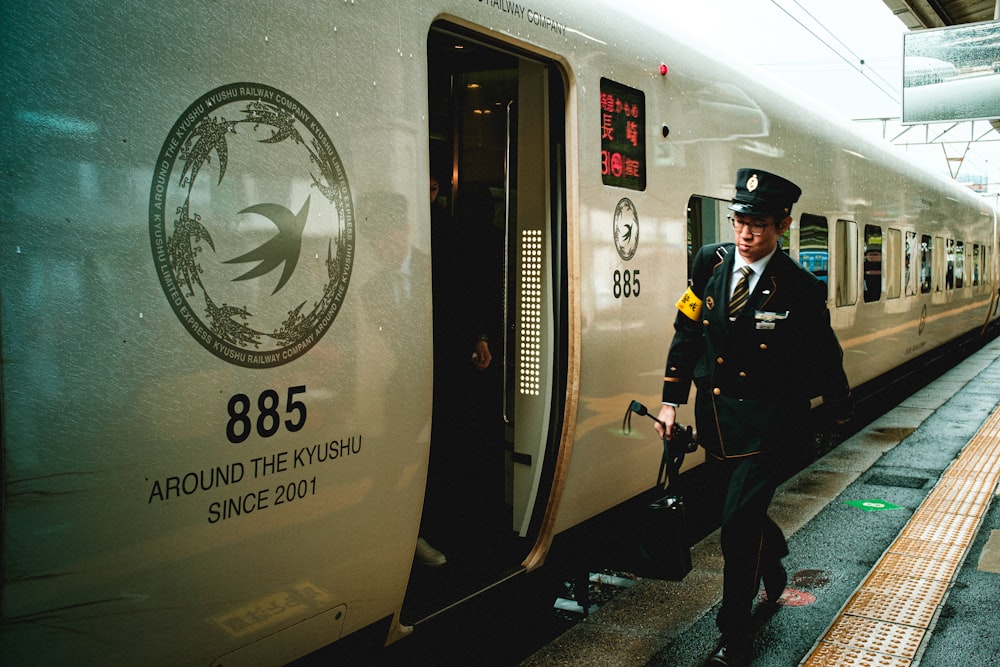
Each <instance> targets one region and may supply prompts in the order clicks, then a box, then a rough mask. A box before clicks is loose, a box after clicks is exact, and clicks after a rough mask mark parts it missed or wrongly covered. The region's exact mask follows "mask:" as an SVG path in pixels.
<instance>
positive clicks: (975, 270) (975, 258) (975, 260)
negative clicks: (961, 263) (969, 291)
mask: <svg viewBox="0 0 1000 667" xmlns="http://www.w3.org/2000/svg"><path fill="white" fill-rule="evenodd" d="M979 252H980V245H979V244H978V243H973V244H972V286H973V287H976V286H978V285H979V274H980V272H981V269H980V257H979Z"/></svg>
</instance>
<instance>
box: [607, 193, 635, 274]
mask: <svg viewBox="0 0 1000 667" xmlns="http://www.w3.org/2000/svg"><path fill="white" fill-rule="evenodd" d="M612 231H613V235H614V239H615V248H616V249H617V250H618V256H619V257H621V258H622V259H623V260H625V261H626V262H627V261H629V260H630V259H632V257H634V256H635V251H636V248H638V247H639V214H638V213H637V212H636V210H635V204H633V203H632V201H631V200H630V199H622V200H621V201H619V202H618V206H616V207H615V219H614V228H613V230H612Z"/></svg>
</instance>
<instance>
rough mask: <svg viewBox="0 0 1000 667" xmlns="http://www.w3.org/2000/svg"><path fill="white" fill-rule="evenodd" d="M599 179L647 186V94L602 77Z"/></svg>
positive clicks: (623, 185) (639, 187)
mask: <svg viewBox="0 0 1000 667" xmlns="http://www.w3.org/2000/svg"><path fill="white" fill-rule="evenodd" d="M601 178H602V179H603V181H604V184H605V185H617V186H618V187H620V188H629V189H630V190H645V189H646V96H645V95H644V94H643V92H642V91H641V90H636V89H635V88H629V87H628V86H625V85H622V84H620V83H616V82H614V81H612V80H610V79H605V78H602V79H601Z"/></svg>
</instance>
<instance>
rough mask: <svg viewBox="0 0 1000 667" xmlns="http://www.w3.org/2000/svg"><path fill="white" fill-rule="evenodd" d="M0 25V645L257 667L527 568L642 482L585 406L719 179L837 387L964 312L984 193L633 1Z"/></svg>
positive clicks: (53, 654)
mask: <svg viewBox="0 0 1000 667" xmlns="http://www.w3.org/2000/svg"><path fill="white" fill-rule="evenodd" d="M0 26H2V28H0V30H2V35H3V39H2V40H0V53H2V57H0V72H2V74H0V82H2V90H3V95H2V97H0V105H2V115H3V117H4V118H5V119H6V120H5V122H4V123H3V124H0V137H2V145H3V148H4V149H3V151H2V154H0V174H2V178H3V185H4V187H3V188H2V192H0V198H2V206H0V216H2V218H0V239H2V244H0V248H2V250H3V253H4V257H3V261H2V262H0V308H2V310H0V325H2V329H0V336H2V338H0V341H2V342H0V345H2V360H3V363H2V366H0V374H2V375H0V384H2V432H3V444H2V454H3V456H2V478H3V495H2V517H3V519H2V535H0V553H2V598H0V614H2V617H0V620H2V625H0V662H3V663H4V664H66V663H73V664H81V665H82V664H101V665H114V664H161V665H206V666H218V667H221V666H223V665H225V666H226V667H232V666H233V665H243V664H246V665H259V664H285V663H287V662H290V661H292V660H295V659H297V658H298V657H300V656H303V655H306V654H308V653H310V652H313V651H316V650H318V649H319V648H321V647H323V646H326V645H329V644H331V643H334V642H337V641H340V640H342V639H344V638H347V637H350V636H357V633H360V632H362V631H365V632H371V631H373V629H374V631H375V632H377V633H378V634H379V636H380V637H381V641H382V642H384V643H386V644H389V643H393V642H396V641H397V640H401V639H402V640H404V641H405V639H404V638H405V637H406V636H407V635H409V634H412V632H414V630H413V628H414V627H415V625H417V624H418V623H419V622H420V620H421V619H423V618H426V617H428V616H430V615H432V614H434V613H437V612H438V611H440V610H441V609H443V608H445V607H448V606H450V605H452V604H455V603H456V602H458V601H460V600H462V599H466V598H469V597H471V596H474V595H476V594H477V593H478V592H480V591H483V590H486V589H490V588H492V587H493V586H494V585H495V584H497V583H498V582H501V581H505V580H508V579H510V578H512V577H517V576H519V575H521V574H524V573H529V572H534V571H536V570H539V569H540V568H543V567H544V564H545V561H546V559H547V558H550V557H551V556H552V554H551V553H550V552H551V549H552V545H553V543H554V541H555V539H556V537H557V536H559V535H562V534H564V533H565V532H566V531H569V530H571V529H573V528H574V527H577V526H582V525H586V524H587V522H588V521H590V520H592V519H593V518H594V517H597V516H599V515H600V514H601V513H603V512H605V511H607V510H609V509H611V508H615V507H619V506H621V505H622V504H623V503H625V502H627V501H629V500H630V499H633V498H635V497H637V496H639V495H641V494H643V493H644V492H646V491H648V490H649V489H650V487H651V485H652V484H653V482H654V481H655V475H654V474H653V473H654V472H655V470H656V469H657V466H658V465H659V461H660V458H661V456H662V446H661V442H660V441H659V440H658V438H657V436H656V434H655V433H654V431H653V429H652V428H651V426H650V427H649V428H634V429H633V430H632V432H631V433H625V432H623V430H622V426H621V419H622V414H623V412H624V411H625V410H626V409H627V408H628V406H629V403H630V401H632V400H639V401H641V402H643V403H644V404H646V405H651V406H656V405H657V404H658V397H659V393H660V386H661V377H662V375H661V373H662V370H663V364H664V360H665V357H666V352H667V348H668V346H669V342H670V339H671V335H672V331H673V329H672V324H673V320H674V317H675V313H676V309H675V303H676V300H677V299H678V297H679V296H680V295H681V294H682V293H683V291H684V288H685V285H686V278H687V271H688V261H689V258H690V257H692V253H693V251H694V250H696V249H697V248H698V247H700V246H701V245H703V244H706V243H712V242H715V241H720V240H729V239H730V238H731V234H732V230H731V229H730V228H729V226H728V223H727V221H726V209H727V206H728V200H729V198H730V197H731V196H732V193H733V184H734V178H735V172H736V170H737V169H738V168H740V167H745V166H749V167H754V168H760V169H763V170H767V171H770V172H773V173H777V174H780V175H782V176H784V177H786V178H788V179H789V180H792V181H793V182H795V183H796V184H798V185H799V186H801V187H802V190H803V195H802V197H801V200H800V201H799V202H798V203H797V204H796V205H795V207H794V210H793V217H794V218H795V223H794V225H793V228H792V229H791V231H790V233H789V234H788V236H787V238H785V239H784V240H783V244H782V248H783V251H785V252H788V253H790V254H791V255H792V256H793V257H795V258H796V259H798V260H799V261H800V262H802V263H803V264H804V265H806V266H807V267H808V268H810V269H811V270H813V271H814V272H816V273H817V275H820V276H821V277H822V279H823V280H825V281H826V282H827V284H828V286H829V309H830V313H831V319H832V322H833V325H834V328H835V329H836V331H837V334H838V336H839V339H840V341H841V344H842V346H843V349H844V355H845V357H844V358H845V367H846V369H847V372H848V375H849V377H850V380H851V383H852V385H854V386H862V385H864V384H865V383H868V382H871V381H873V380H875V379H877V378H879V377H881V376H884V375H885V374H887V373H890V372H892V371H893V370H894V369H896V368H898V367H900V366H901V365H903V364H906V363H908V362H910V361H911V360H913V359H916V358H918V357H919V356H921V355H923V354H926V353H930V352H933V351H934V350H937V349H940V348H942V347H943V346H945V345H947V344H949V343H950V342H952V341H954V340H956V339H959V338H963V337H970V336H971V337H973V338H975V337H983V336H988V335H992V333H995V330H996V328H997V324H998V290H997V287H998V284H1000V277H998V266H1000V261H998V257H997V252H998V247H1000V243H998V241H1000V239H998V229H997V210H996V208H995V207H994V206H993V205H991V204H990V203H989V202H988V201H986V200H985V199H983V198H980V197H978V196H976V195H975V194H973V193H971V192H969V191H968V190H967V189H965V188H963V187H960V186H959V185H956V184H954V183H952V182H950V181H947V180H945V179H942V178H939V177H938V176H936V175H933V174H931V173H929V172H927V171H924V170H922V169H921V168H919V167H917V166H914V165H912V164H910V163H909V162H908V161H907V160H906V159H905V157H904V156H901V155H900V154H898V153H897V152H896V151H895V150H894V149H893V148H892V147H891V146H888V145H884V144H882V143H877V142H875V141H873V140H871V139H869V138H866V137H864V136H862V135H860V134H859V132H858V131H857V130H856V129H854V128H853V127H852V126H851V124H850V123H849V122H847V121H846V120H841V119H838V118H837V117H836V116H835V115H834V114H832V113H830V112H829V111H826V110H825V109H822V108H819V107H818V106H816V105H814V104H812V103H810V102H809V101H808V100H804V99H802V97H801V96H800V95H799V94H798V93H796V92H795V91H793V90H790V89H789V88H787V87H786V86H784V85H783V84H782V83H781V82H779V81H777V80H774V79H773V78H771V77H769V76H768V75H766V74H765V73H762V72H758V71H756V70H755V69H753V68H750V67H748V66H746V64H745V63H739V62H733V59H732V58H731V57H730V56H727V55H725V54H724V53H722V52H721V51H719V50H718V49H716V48H714V46H713V44H711V43H703V42H701V41H699V40H698V39H696V38H694V37H692V36H691V35H690V34H687V33H686V32H685V30H684V27H683V25H678V24H677V22H676V21H671V20H667V17H665V16H664V15H663V14H662V13H657V12H656V11H654V10H652V9H648V8H646V9H644V8H641V7H632V6H630V5H629V4H628V3H612V2H603V1H602V2H590V3H579V2H570V1H568V0H533V1H532V2H516V1H508V0H428V1H425V2H420V3H402V2H396V3H390V2H382V1H376V0H367V1H366V0H295V1H293V2H289V3H282V4H280V5H279V4H277V3H273V2H264V1H263V0H243V1H241V2H234V1H232V0H216V1H215V2H211V3H152V2H130V3H119V2H108V1H106V0H87V1H85V2H75V3H66V2H61V1H58V0H34V1H33V2H30V3H29V2H24V1H22V0H10V1H8V2H4V3H3V4H2V6H0ZM435 172H437V173H439V174H440V178H439V180H440V182H439V185H440V188H441V191H440V193H439V194H438V196H437V197H436V198H435V199H436V201H435V202H432V200H431V196H429V194H428V183H429V181H430V179H431V178H432V177H433V176H435V175H436V174H435ZM473 193H480V194H483V193H485V197H478V200H479V201H481V202H482V201H485V203H486V206H485V213H483V214H480V215H479V216H477V217H476V218H475V219H473V218H465V217H464V216H465V209H466V208H467V207H465V206H464V204H465V203H471V202H472V201H473V200H474V199H477V197H474V196H473ZM434 206H437V207H438V208H439V209H442V210H444V212H445V213H446V214H447V215H446V216H444V217H442V220H444V222H443V223H442V224H443V225H447V226H445V227H443V228H442V229H440V230H435V226H436V225H437V222H434V223H433V224H432V219H434V217H435V216H434V213H433V211H434V210H435V209H434ZM436 232H441V233H436ZM439 269H440V271H439ZM477 318H485V319H477ZM264 320H267V322H265V321H264ZM477 328H481V329H482V331H477V330H476V329H477ZM460 329H461V330H462V332H463V333H462V335H458V334H459V330H460ZM465 329H471V330H472V333H464V332H465ZM445 341H450V344H451V345H453V347H451V348H448V347H446V346H445V345H444V344H443V343H444V342H445ZM483 343H485V344H486V345H487V346H488V350H489V351H488V353H487V352H485V351H483V349H482V347H481V345H480V344H483ZM445 357H449V358H453V357H454V358H457V359H458V362H457V363H452V364H448V363H444V358H445ZM480 362H482V363H480ZM470 369H471V370H470ZM680 421H682V422H683V423H691V421H692V415H691V414H690V412H685V411H682V412H681V413H680ZM438 451H443V452H445V454H444V455H443V457H441V456H439V457H438V458H439V459H441V458H443V460H444V467H443V468H441V469H442V470H443V471H444V473H443V475H438V474H437V473H436V472H435V470H434V468H435V465H436V464H437V462H436V461H435V452H438ZM699 461H700V459H699V455H697V454H693V455H691V456H689V457H688V458H687V461H686V464H685V469H686V470H688V469H690V468H691V467H693V466H697V465H698V464H699ZM440 480H445V481H443V482H442V481H440ZM449 480H450V481H449ZM442 484H444V485H452V484H453V486H450V488H449V489H443V488H441V486H440V485H442ZM448 490H451V491H454V490H458V492H459V493H460V494H462V495H460V496H459V503H460V504H461V505H462V507H460V508H457V509H459V510H461V511H460V512H457V513H455V514H452V515H447V514H446V516H457V517H459V518H457V519H454V520H452V519H447V518H446V519H445V521H444V522H443V528H444V529H443V530H441V528H442V526H441V525H440V522H439V525H438V526H437V529H438V530H439V532H438V533H437V534H431V533H430V532H429V531H430V529H429V528H427V524H428V523H430V522H428V517H427V516H426V514H427V513H428V512H426V511H425V505H426V504H428V503H429V502H430V499H432V498H433V497H436V496H437V495H439V494H440V492H442V491H448ZM446 495H447V494H446ZM453 495H454V494H453ZM452 501H454V497H453V498H452ZM446 509H450V510H455V509H456V508H455V507H454V506H451V507H450V508H446ZM449 522H450V523H449ZM423 540H425V541H426V542H427V543H428V544H429V545H431V546H433V547H434V548H436V549H437V550H438V551H439V552H440V553H441V554H443V558H444V559H446V562H445V563H444V564H443V565H440V566H439V567H436V568H428V566H425V565H423V564H422V563H420V562H415V550H416V548H417V545H418V541H423ZM428 572H432V573H433V584H432V585H426V584H425V583H422V582H426V581H427V580H428V577H429V576H430V575H428ZM416 632H419V628H418V629H417V630H416Z"/></svg>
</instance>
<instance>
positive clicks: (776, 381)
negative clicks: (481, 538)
mask: <svg viewBox="0 0 1000 667" xmlns="http://www.w3.org/2000/svg"><path fill="white" fill-rule="evenodd" d="M801 192H802V191H801V189H800V188H799V187H798V186H796V185H795V184H794V183H792V182H790V181H788V180H785V179H784V178H781V177H780V176H776V175H774V174H770V173H768V172H766V171H762V170H760V169H740V170H739V171H738V172H737V175H736V195H735V197H734V200H733V203H732V205H730V207H729V208H730V210H731V211H732V212H733V214H732V215H731V216H730V220H731V222H732V225H733V230H734V231H735V236H736V239H735V240H736V242H735V244H734V243H724V244H714V245H709V246H705V247H703V248H701V249H700V250H699V251H698V253H697V255H696V256H695V258H694V262H693V265H692V268H691V276H690V278H689V280H688V283H689V287H688V290H687V291H686V292H685V293H684V296H682V297H681V300H680V301H679V302H678V303H677V308H678V310H679V312H678V314H677V317H676V320H675V323H674V329H675V334H674V338H673V342H672V343H671V345H670V352H669V354H668V357H667V366H666V372H665V374H664V378H663V407H662V408H661V409H660V413H659V415H658V417H659V421H660V423H657V424H656V430H657V432H658V433H659V434H660V435H661V436H663V435H664V434H668V435H667V437H669V434H670V433H671V429H672V428H673V425H674V421H675V419H676V407H677V405H678V404H681V403H686V402H687V400H688V393H689V391H690V386H691V381H692V380H694V383H695V387H696V390H697V397H696V400H695V421H696V423H697V426H698V440H699V443H700V444H701V445H702V446H703V447H705V449H706V451H707V453H708V456H707V460H708V462H709V464H710V465H712V464H714V465H719V466H722V468H723V471H724V473H725V479H726V480H727V486H726V497H725V500H724V503H723V513H722V523H721V526H722V530H721V543H722V554H723V558H724V561H725V565H724V569H723V592H722V607H721V609H720V610H719V614H718V616H717V618H716V623H717V625H718V627H719V629H720V630H721V632H722V640H721V642H720V644H719V646H718V648H717V650H716V651H715V653H713V654H712V655H711V656H710V657H709V658H708V660H707V661H706V662H705V665H706V666H708V665H716V666H719V665H722V666H725V665H729V666H732V665H746V664H748V663H749V662H750V660H751V658H752V655H753V652H752V647H753V639H752V627H751V611H752V606H753V600H754V598H755V597H756V595H757V591H758V589H759V587H760V583H761V580H763V582H764V591H765V595H766V596H767V600H768V603H769V604H771V605H774V604H776V602H777V600H778V598H779V597H780V596H781V594H782V592H783V591H784V588H785V584H786V583H787V575H786V573H785V569H784V567H783V566H782V564H781V559H782V558H783V557H784V556H785V555H787V554H788V546H787V544H786V543H785V537H784V535H783V534H782V532H781V529H780V528H779V527H778V526H777V524H775V523H774V522H773V521H772V520H771V519H770V518H769V517H768V516H767V508H768V505H769V504H770V502H771V498H772V497H773V495H774V491H775V488H776V487H777V485H778V483H780V482H781V481H782V479H783V473H782V469H783V467H785V466H786V464H787V462H788V460H789V459H790V458H794V457H795V456H796V449H797V448H800V447H802V446H803V445H805V444H806V442H807V438H808V437H809V436H810V434H811V428H810V425H809V415H810V399H811V398H812V397H813V396H820V395H821V396H823V399H824V403H826V404H828V406H829V407H831V408H832V413H833V415H834V416H835V418H836V419H837V421H839V422H843V421H846V420H847V418H848V417H849V414H850V410H851V400H850V387H849V385H848V382H847V377H846V375H845V373H844V369H843V363H842V357H843V353H842V351H841V348H840V344H839V343H838V342H837V337H836V334H835V333H834V332H833V329H832V328H831V327H830V313H829V311H828V310H827V305H826V299H827V288H826V284H825V283H823V282H822V281H820V280H819V279H818V278H816V277H815V276H813V275H812V274H811V273H809V272H808V271H806V270H805V269H803V268H801V267H799V266H798V265H797V264H796V263H795V262H794V261H793V260H792V259H791V258H790V257H788V255H786V254H785V253H784V252H783V251H781V250H780V249H779V247H778V239H779V237H780V236H781V235H782V233H784V232H785V231H786V230H787V229H788V228H789V226H790V225H791V224H792V218H791V215H790V214H791V209H792V204H793V203H795V202H796V201H798V198H799V195H800V194H801Z"/></svg>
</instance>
